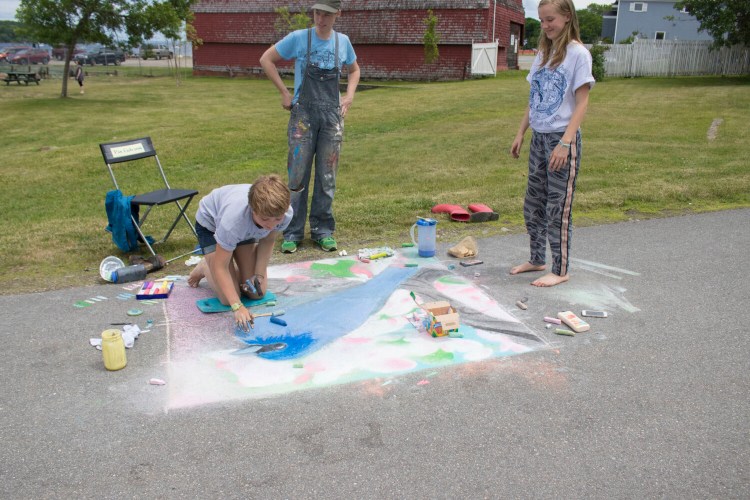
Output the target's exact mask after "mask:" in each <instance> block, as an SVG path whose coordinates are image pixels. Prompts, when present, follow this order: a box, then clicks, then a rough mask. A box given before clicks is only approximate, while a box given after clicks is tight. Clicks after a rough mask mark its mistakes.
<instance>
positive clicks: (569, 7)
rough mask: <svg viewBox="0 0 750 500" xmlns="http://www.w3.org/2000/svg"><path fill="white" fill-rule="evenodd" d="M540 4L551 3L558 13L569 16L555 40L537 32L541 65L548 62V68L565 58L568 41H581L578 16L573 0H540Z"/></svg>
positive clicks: (557, 64)
mask: <svg viewBox="0 0 750 500" xmlns="http://www.w3.org/2000/svg"><path fill="white" fill-rule="evenodd" d="M542 5H553V6H554V7H555V8H556V9H557V12H559V13H560V14H562V15H564V16H570V21H568V24H567V25H566V26H565V30H564V31H563V32H562V34H560V37H559V38H558V39H557V40H555V41H552V40H550V39H549V38H547V37H546V36H545V35H544V33H540V34H539V46H538V48H539V52H541V53H542V67H544V66H547V64H548V63H549V66H550V68H556V67H558V66H559V65H560V64H562V62H563V61H564V60H565V56H566V55H567V53H568V44H569V43H570V42H578V43H582V42H581V30H580V28H579V27H578V16H577V15H576V8H575V5H573V0H541V1H540V2H539V7H541V6H542Z"/></svg>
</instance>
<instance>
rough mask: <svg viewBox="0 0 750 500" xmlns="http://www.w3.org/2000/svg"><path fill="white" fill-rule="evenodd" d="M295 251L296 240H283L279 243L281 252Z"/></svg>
mask: <svg viewBox="0 0 750 500" xmlns="http://www.w3.org/2000/svg"><path fill="white" fill-rule="evenodd" d="M296 251H297V242H296V241H289V240H284V243H282V244H281V253H294V252H296Z"/></svg>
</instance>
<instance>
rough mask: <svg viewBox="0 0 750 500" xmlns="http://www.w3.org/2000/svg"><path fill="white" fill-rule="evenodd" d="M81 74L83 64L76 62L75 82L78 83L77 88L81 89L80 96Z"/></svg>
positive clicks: (82, 75)
mask: <svg viewBox="0 0 750 500" xmlns="http://www.w3.org/2000/svg"><path fill="white" fill-rule="evenodd" d="M83 73H84V72H83V63H82V62H81V61H78V64H76V81H77V82H78V86H79V87H81V94H83V77H84V74H83Z"/></svg>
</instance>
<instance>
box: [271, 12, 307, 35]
mask: <svg viewBox="0 0 750 500" xmlns="http://www.w3.org/2000/svg"><path fill="white" fill-rule="evenodd" d="M274 12H276V15H277V16H278V17H277V18H276V20H275V21H274V23H273V27H274V29H275V30H276V32H277V33H279V34H280V35H281V36H284V35H286V34H287V33H289V32H291V31H297V30H303V29H306V28H309V27H310V26H312V19H310V17H309V16H308V15H307V13H306V12H305V8H304V7H303V8H302V10H301V11H299V12H297V13H296V14H292V13H291V12H290V11H289V7H279V8H276V9H274Z"/></svg>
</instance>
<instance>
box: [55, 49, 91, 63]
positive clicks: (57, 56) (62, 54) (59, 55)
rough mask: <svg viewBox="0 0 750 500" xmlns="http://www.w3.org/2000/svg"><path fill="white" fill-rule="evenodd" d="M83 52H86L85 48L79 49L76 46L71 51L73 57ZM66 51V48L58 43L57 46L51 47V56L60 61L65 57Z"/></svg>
mask: <svg viewBox="0 0 750 500" xmlns="http://www.w3.org/2000/svg"><path fill="white" fill-rule="evenodd" d="M85 52H86V51H85V50H83V49H79V48H78V47H76V48H75V50H74V51H73V58H75V56H76V55H78V54H83V53H85ZM67 53H68V48H67V47H65V46H62V45H58V46H57V47H55V48H54V49H52V57H54V58H55V59H57V60H58V61H62V60H63V59H65V55H66V54H67Z"/></svg>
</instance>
